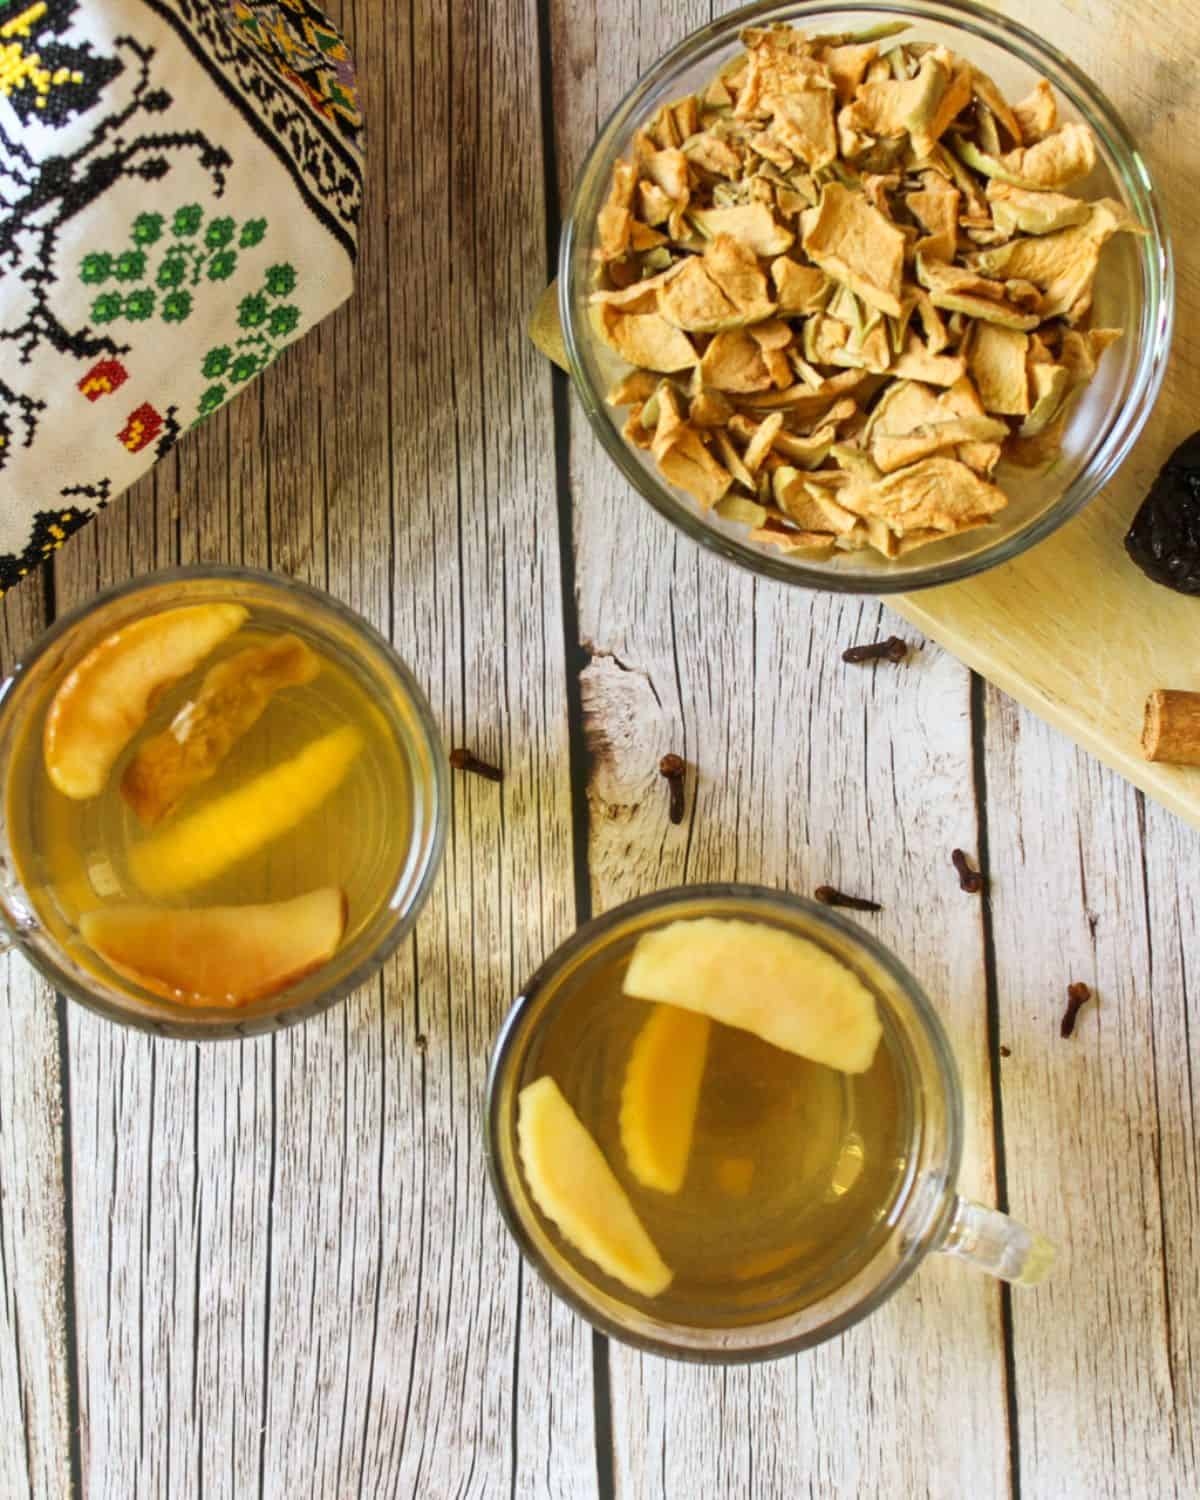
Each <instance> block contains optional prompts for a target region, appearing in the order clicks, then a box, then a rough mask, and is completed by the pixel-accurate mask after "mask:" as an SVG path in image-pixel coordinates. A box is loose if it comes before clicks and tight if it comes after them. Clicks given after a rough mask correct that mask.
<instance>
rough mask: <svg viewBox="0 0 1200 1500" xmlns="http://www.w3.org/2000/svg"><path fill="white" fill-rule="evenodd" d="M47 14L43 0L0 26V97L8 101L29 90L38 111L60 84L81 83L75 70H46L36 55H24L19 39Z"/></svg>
mask: <svg viewBox="0 0 1200 1500" xmlns="http://www.w3.org/2000/svg"><path fill="white" fill-rule="evenodd" d="M45 14H46V5H45V3H44V0H38V3H37V4H36V5H30V6H27V7H26V9H25V10H23V11H21V12H20V14H19V15H15V16H13V18H12V20H11V21H5V22H4V24H3V25H2V26H0V94H3V95H4V97H5V98H6V99H11V98H12V96H13V95H14V94H15V93H16V92H17V90H18V89H24V88H30V87H32V89H33V91H34V93H35V94H36V95H37V98H36V99H35V100H34V103H35V104H36V106H37V108H38V109H45V107H46V99H47V97H48V96H49V93H50V90H51V89H52V88H53V87H54V86H55V84H59V83H81V82H82V81H83V74H82V73H80V72H78V71H76V69H74V68H54V69H50V68H45V67H43V66H42V59H41V57H40V55H39V54H38V53H36V52H26V51H25V48H24V46H23V45H22V42H21V39H22V38H27V37H29V35H30V34H31V33H32V31H33V28H34V27H35V26H36V25H37V23H38V22H39V21H40V20H41V19H42V17H43V16H44V15H45Z"/></svg>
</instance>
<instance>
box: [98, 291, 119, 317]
mask: <svg viewBox="0 0 1200 1500" xmlns="http://www.w3.org/2000/svg"><path fill="white" fill-rule="evenodd" d="M120 316H121V297H120V294H119V293H117V292H102V293H101V295H100V296H99V297H97V298H96V300H95V302H93V303H92V317H93V318H95V320H96V322H97V323H111V322H112V320H113V319H114V318H119V317H120Z"/></svg>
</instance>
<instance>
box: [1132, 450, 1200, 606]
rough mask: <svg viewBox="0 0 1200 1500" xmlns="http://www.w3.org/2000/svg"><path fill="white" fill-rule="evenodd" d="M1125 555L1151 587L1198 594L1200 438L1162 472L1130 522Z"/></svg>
mask: <svg viewBox="0 0 1200 1500" xmlns="http://www.w3.org/2000/svg"><path fill="white" fill-rule="evenodd" d="M1125 550H1126V552H1128V553H1129V555H1130V557H1132V558H1133V560H1134V562H1135V563H1137V565H1138V567H1139V568H1141V570H1142V572H1143V573H1145V575H1146V577H1147V578H1151V579H1153V580H1154V582H1155V583H1161V584H1164V585H1165V586H1166V587H1167V588H1169V589H1176V590H1177V591H1178V592H1179V593H1181V594H1200V432H1196V433H1193V434H1192V436H1191V437H1190V438H1187V439H1185V440H1184V441H1183V442H1182V443H1180V445H1179V447H1178V448H1176V449H1175V452H1174V453H1172V454H1171V456H1170V458H1169V459H1168V460H1167V461H1166V463H1165V464H1164V465H1163V466H1162V469H1161V470H1160V471H1159V474H1158V478H1157V479H1156V480H1155V481H1154V483H1153V485H1151V487H1150V493H1149V494H1148V495H1147V496H1146V498H1145V500H1143V501H1142V506H1141V509H1140V510H1139V511H1138V513H1137V515H1136V516H1134V518H1133V525H1132V526H1131V527H1130V528H1129V532H1128V534H1127V535H1126V537H1125Z"/></svg>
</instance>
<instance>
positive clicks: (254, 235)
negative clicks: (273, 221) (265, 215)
mask: <svg viewBox="0 0 1200 1500" xmlns="http://www.w3.org/2000/svg"><path fill="white" fill-rule="evenodd" d="M266 232H267V221H266V219H247V220H246V222H245V223H244V224H243V225H242V232H241V235H240V236H239V237H238V244H239V245H240V246H241V247H242V249H243V250H249V248H250V246H251V245H257V244H258V243H259V241H260V240H261V239H262V237H263V235H264V234H266Z"/></svg>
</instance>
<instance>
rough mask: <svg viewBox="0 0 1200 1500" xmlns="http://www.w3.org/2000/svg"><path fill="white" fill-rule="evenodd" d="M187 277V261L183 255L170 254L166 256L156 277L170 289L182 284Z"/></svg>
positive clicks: (163, 285)
mask: <svg viewBox="0 0 1200 1500" xmlns="http://www.w3.org/2000/svg"><path fill="white" fill-rule="evenodd" d="M186 277H187V261H186V260H184V258H183V256H182V255H178V254H170V255H167V256H166V257H165V258H164V260H163V263H162V265H161V266H159V268H158V272H157V274H156V275H155V278H154V279H155V281H157V282H158V284H159V286H161V287H162V288H163V289H164V290H168V289H169V288H171V287H173V286H182V285H183V283H184V280H185V279H186Z"/></svg>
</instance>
